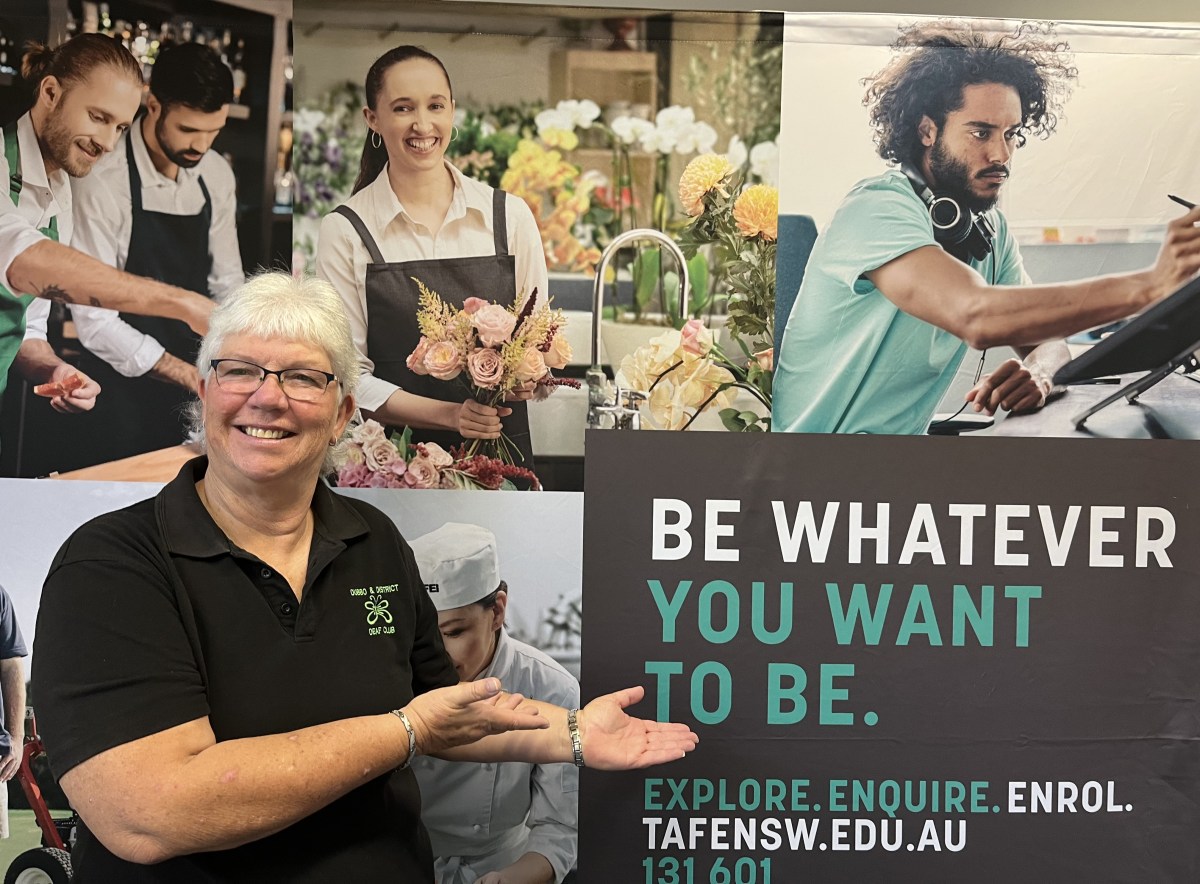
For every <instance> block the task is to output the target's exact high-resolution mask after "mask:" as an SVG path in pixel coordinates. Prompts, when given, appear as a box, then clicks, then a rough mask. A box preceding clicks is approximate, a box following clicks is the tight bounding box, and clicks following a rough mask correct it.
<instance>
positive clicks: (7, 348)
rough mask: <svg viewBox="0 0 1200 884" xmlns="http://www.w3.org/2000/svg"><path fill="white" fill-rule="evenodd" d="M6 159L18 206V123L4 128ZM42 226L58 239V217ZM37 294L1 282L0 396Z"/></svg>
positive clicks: (19, 197)
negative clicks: (27, 310)
mask: <svg viewBox="0 0 1200 884" xmlns="http://www.w3.org/2000/svg"><path fill="white" fill-rule="evenodd" d="M4 158H5V159H6V160H8V171H9V176H8V195H9V197H10V198H11V199H12V201H13V205H14V206H15V205H17V204H18V202H19V200H20V199H21V171H20V170H21V152H20V150H19V149H18V147H17V124H16V123H13V125H11V126H9V127H8V128H7V129H6V130H5V131H4ZM39 159H40V157H39ZM39 229H40V232H41V233H44V234H45V235H46V236H48V237H50V239H52V240H54V241H55V242H58V219H57V218H51V219H50V226H49V227H42V228H39ZM33 297H34V296H33V295H16V294H13V293H12V292H10V291H9V290H8V289H7V288H6V287H5V286H4V284H3V283H0V396H2V395H3V394H4V388H5V387H6V386H7V385H8V370H9V368H10V367H11V366H12V364H13V360H15V359H16V358H17V351H18V350H19V349H20V348H21V340H22V339H23V338H24V337H25V308H27V307H28V306H29V303H30V302H31V301H32V300H33Z"/></svg>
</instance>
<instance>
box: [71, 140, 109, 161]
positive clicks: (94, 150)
mask: <svg viewBox="0 0 1200 884" xmlns="http://www.w3.org/2000/svg"><path fill="white" fill-rule="evenodd" d="M76 146H77V147H78V148H79V149H80V150H81V151H83V152H84V154H86V155H87V156H89V157H91V158H92V159H93V160H98V159H100V155H101V154H103V153H104V148H102V147H100V146H99V145H97V144H87V145H85V144H81V143H78V144H76Z"/></svg>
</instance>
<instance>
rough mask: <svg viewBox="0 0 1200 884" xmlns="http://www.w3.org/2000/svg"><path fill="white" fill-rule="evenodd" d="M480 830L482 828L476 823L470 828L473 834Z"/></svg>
mask: <svg viewBox="0 0 1200 884" xmlns="http://www.w3.org/2000/svg"><path fill="white" fill-rule="evenodd" d="M482 828H483V826H481V825H479V823H476V824H475V825H473V826H471V829H472V830H473V831H475V832H478V831H479V830H480V829H482Z"/></svg>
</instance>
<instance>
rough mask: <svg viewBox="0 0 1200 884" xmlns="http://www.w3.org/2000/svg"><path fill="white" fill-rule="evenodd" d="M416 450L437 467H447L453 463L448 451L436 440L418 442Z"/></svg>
mask: <svg viewBox="0 0 1200 884" xmlns="http://www.w3.org/2000/svg"><path fill="white" fill-rule="evenodd" d="M417 452H418V454H419V455H420V456H421V457H423V458H425V459H426V460H428V461H429V462H430V463H431V464H433V465H434V466H435V467H437V468H438V469H441V468H442V467H448V466H450V464H452V463H454V458H453V457H451V456H450V452H448V451H447V450H446V449H445V448H443V447H442V446H440V445H438V444H437V443H436V442H418V443H417Z"/></svg>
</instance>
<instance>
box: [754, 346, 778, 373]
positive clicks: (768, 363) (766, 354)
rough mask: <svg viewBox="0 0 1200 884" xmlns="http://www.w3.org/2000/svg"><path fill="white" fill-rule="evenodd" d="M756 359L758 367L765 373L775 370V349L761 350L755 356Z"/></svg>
mask: <svg viewBox="0 0 1200 884" xmlns="http://www.w3.org/2000/svg"><path fill="white" fill-rule="evenodd" d="M754 359H755V361H756V362H757V363H758V367H759V368H761V369H762V370H763V371H772V370H774V368H775V348H774V347H768V348H767V349H765V350H759V351H758V352H757V353H755V354H754Z"/></svg>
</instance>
